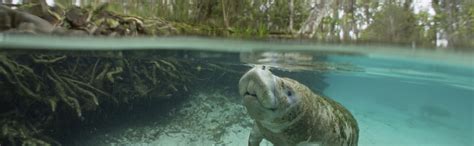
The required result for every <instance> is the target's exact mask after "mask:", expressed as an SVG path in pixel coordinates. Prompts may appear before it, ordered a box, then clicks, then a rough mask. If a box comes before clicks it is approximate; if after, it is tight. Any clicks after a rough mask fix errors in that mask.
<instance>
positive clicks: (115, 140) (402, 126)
mask: <svg viewBox="0 0 474 146" xmlns="http://www.w3.org/2000/svg"><path fill="white" fill-rule="evenodd" d="M48 39H49V40H48ZM52 42H54V43H52ZM0 47H1V49H2V51H1V52H0V53H3V54H9V53H16V54H21V52H22V51H33V52H35V51H36V52H42V53H53V54H63V53H65V54H68V55H72V54H74V53H68V51H72V50H81V51H85V52H88V51H89V52H94V51H100V50H102V51H103V50H107V51H124V53H123V54H124V56H126V54H134V52H138V53H135V54H136V55H139V56H140V55H142V56H141V57H143V55H146V56H154V55H156V56H158V55H163V54H165V55H164V56H166V57H174V58H176V59H178V60H187V61H191V62H201V63H205V64H206V63H207V64H217V65H219V66H220V67H221V68H223V69H229V70H231V71H233V72H234V73H235V74H237V76H235V77H228V76H227V77H226V75H224V74H225V71H223V75H222V76H214V75H209V76H206V74H204V75H203V76H201V77H198V78H201V80H200V81H199V82H202V84H198V86H196V85H194V86H191V87H188V88H190V89H192V88H195V89H197V90H191V91H192V93H190V94H189V97H186V98H184V99H182V98H179V101H176V100H178V98H177V99H176V100H175V99H173V97H171V100H172V101H166V104H165V105H166V106H165V105H164V104H159V103H149V104H152V105H156V106H147V107H146V108H137V110H132V111H131V112H127V113H123V115H120V114H121V113H117V114H118V115H116V116H117V117H115V118H111V119H108V120H106V121H102V123H100V122H99V123H98V124H96V126H92V127H94V128H92V129H94V130H90V127H89V128H84V129H86V130H85V131H82V132H78V133H79V134H77V135H73V136H72V137H69V138H67V140H64V141H63V142H65V143H68V144H72V145H122V144H125V145H214V144H217V145H246V144H247V140H248V135H249V133H250V129H251V128H252V119H251V118H250V117H249V116H248V115H247V113H246V110H245V108H244V107H243V105H242V101H241V99H240V97H239V95H238V90H237V83H238V79H239V75H240V76H241V75H243V73H245V71H247V70H248V69H250V68H251V67H252V66H253V65H256V64H264V65H268V66H270V67H271V68H272V69H271V70H272V72H273V73H274V74H275V75H277V76H284V77H290V78H293V79H295V80H298V81H300V82H301V83H303V84H305V85H306V86H308V87H309V88H311V89H312V90H313V91H314V92H315V93H317V94H321V95H325V96H328V97H330V98H332V99H334V100H335V101H337V102H339V103H341V104H342V105H344V106H345V107H346V108H347V109H348V110H349V111H350V112H351V113H352V114H353V115H354V117H355V119H356V120H357V122H358V125H359V129H360V131H359V145H361V146H365V145H430V146H435V145H446V146H448V145H457V146H468V145H472V144H473V143H474V141H473V139H474V124H473V123H474V118H473V117H474V78H473V77H474V59H473V58H474V56H473V54H472V53H469V52H467V53H466V52H449V51H441V52H440V51H431V50H424V49H422V48H399V47H390V46H383V45H329V44H314V43H312V44H311V43H305V42H276V41H275V42H272V41H270V42H265V41H263V42H254V41H236V40H222V39H203V38H159V39H149V38H134V39H91V38H72V39H68V38H41V37H33V38H29V37H15V36H0ZM166 54H169V55H168V56H167V55H166ZM0 55H1V54H0ZM84 65H85V66H93V65H94V64H93V62H91V63H90V64H84ZM196 67H198V66H196ZM210 81H212V82H210ZM202 86H208V87H209V88H203V87H202ZM173 100H175V101H173ZM136 106H139V105H136ZM79 129H81V128H79ZM262 145H271V144H270V143H269V142H268V141H264V142H263V143H262Z"/></svg>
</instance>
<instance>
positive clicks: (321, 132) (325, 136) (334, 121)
mask: <svg viewBox="0 0 474 146" xmlns="http://www.w3.org/2000/svg"><path fill="white" fill-rule="evenodd" d="M239 94H240V95H241V96H242V98H243V104H244V106H245V108H246V109H247V113H248V114H249V115H250V117H251V118H252V119H253V120H254V123H255V124H254V127H253V129H252V131H251V132H250V136H249V140H248V143H249V145H251V146H256V145H259V144H260V142H261V141H262V140H263V139H264V138H265V139H266V140H268V141H270V142H271V143H273V144H274V145H322V146H356V145H357V143H358V139H359V127H358V125H357V121H356V120H355V118H354V117H353V116H352V114H351V113H350V112H349V111H348V110H347V109H346V108H345V107H343V106H342V105H341V104H339V103H338V102H336V101H334V100H332V99H330V98H328V97H324V96H321V95H318V94H315V93H314V92H312V91H311V90H310V89H309V88H308V87H306V86H305V85H303V84H301V83H299V82H298V81H295V80H293V79H290V78H284V77H278V76H276V75H273V74H272V72H270V70H269V68H268V67H266V66H256V67H254V68H252V69H250V70H249V71H248V72H247V73H245V74H244V75H243V76H242V78H241V79H240V81H239Z"/></svg>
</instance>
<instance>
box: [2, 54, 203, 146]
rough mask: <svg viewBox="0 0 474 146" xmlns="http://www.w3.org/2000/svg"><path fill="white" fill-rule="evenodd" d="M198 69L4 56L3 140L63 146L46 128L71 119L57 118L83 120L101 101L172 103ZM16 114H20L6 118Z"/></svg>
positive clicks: (151, 62)
mask: <svg viewBox="0 0 474 146" xmlns="http://www.w3.org/2000/svg"><path fill="white" fill-rule="evenodd" d="M194 71H197V70H196V67H194V65H192V63H190V62H180V61H178V60H177V59H173V58H163V59H132V58H126V57H119V58H97V57H86V56H68V55H46V54H33V55H18V54H17V55H6V54H2V53H1V52H0V90H1V91H5V92H1V93H0V97H2V98H1V99H0V106H2V108H0V116H1V117H2V118H1V119H0V125H1V126H0V128H1V135H0V140H1V141H5V140H6V141H9V142H8V143H6V144H13V145H16V144H25V145H48V144H52V145H60V144H59V143H58V142H56V141H55V140H53V139H52V138H50V137H49V136H48V135H45V133H44V132H43V131H45V130H46V129H48V130H51V129H49V128H53V127H51V126H47V125H51V121H63V120H65V121H67V120H66V119H60V120H51V119H55V118H58V114H70V116H63V117H77V118H78V119H84V118H86V117H87V113H91V112H94V111H95V110H97V109H98V108H101V105H102V103H110V104H108V105H117V104H123V103H129V101H131V100H140V99H141V98H137V97H146V98H164V99H169V98H170V97H172V96H176V95H178V94H187V92H188V91H189V87H188V86H189V84H190V83H191V82H192V81H193V80H194V79H196V76H195V73H193V72H194ZM9 89H14V90H9ZM12 102H14V103H12ZM2 104H9V105H12V106H3V105H2ZM130 106H133V105H130ZM65 109H70V111H69V110H68V111H64V110H65ZM12 112H13V113H16V114H8V113H12ZM13 115H35V116H13ZM32 117H38V118H43V119H44V118H46V119H48V120H41V119H34V118H32ZM68 120H73V119H68ZM89 120H92V119H89ZM25 121H29V122H31V123H29V122H25ZM54 130H56V131H57V132H60V131H61V130H63V129H54Z"/></svg>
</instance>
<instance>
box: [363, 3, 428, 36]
mask: <svg viewBox="0 0 474 146" xmlns="http://www.w3.org/2000/svg"><path fill="white" fill-rule="evenodd" d="M419 29H420V28H419V27H418V24H417V21H416V17H415V15H414V14H413V12H411V11H406V10H405V9H404V8H402V7H400V6H397V5H387V6H385V7H384V8H383V10H382V11H380V12H378V13H376V14H375V16H374V22H373V23H372V24H371V25H369V26H368V28H367V29H366V30H365V31H363V32H362V34H361V39H362V40H373V41H379V42H394V43H412V42H418V41H419V40H418V39H419V37H420V34H419V32H420V30H419Z"/></svg>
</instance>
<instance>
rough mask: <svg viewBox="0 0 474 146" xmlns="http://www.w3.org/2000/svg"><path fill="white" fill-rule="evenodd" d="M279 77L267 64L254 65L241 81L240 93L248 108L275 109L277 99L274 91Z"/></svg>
mask: <svg viewBox="0 0 474 146" xmlns="http://www.w3.org/2000/svg"><path fill="white" fill-rule="evenodd" d="M276 80H277V77H276V76H274V75H273V74H272V73H271V72H270V71H269V69H268V67H265V66H259V67H254V68H253V69H251V70H250V71H248V72H247V73H245V74H244V75H243V76H242V78H241V79H240V81H239V93H240V95H241V96H242V97H243V98H244V104H245V106H246V107H247V108H258V107H254V106H259V107H260V108H266V109H270V110H272V109H275V108H276V107H277V101H276V100H277V99H276V98H275V95H274V91H275V85H276Z"/></svg>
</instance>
